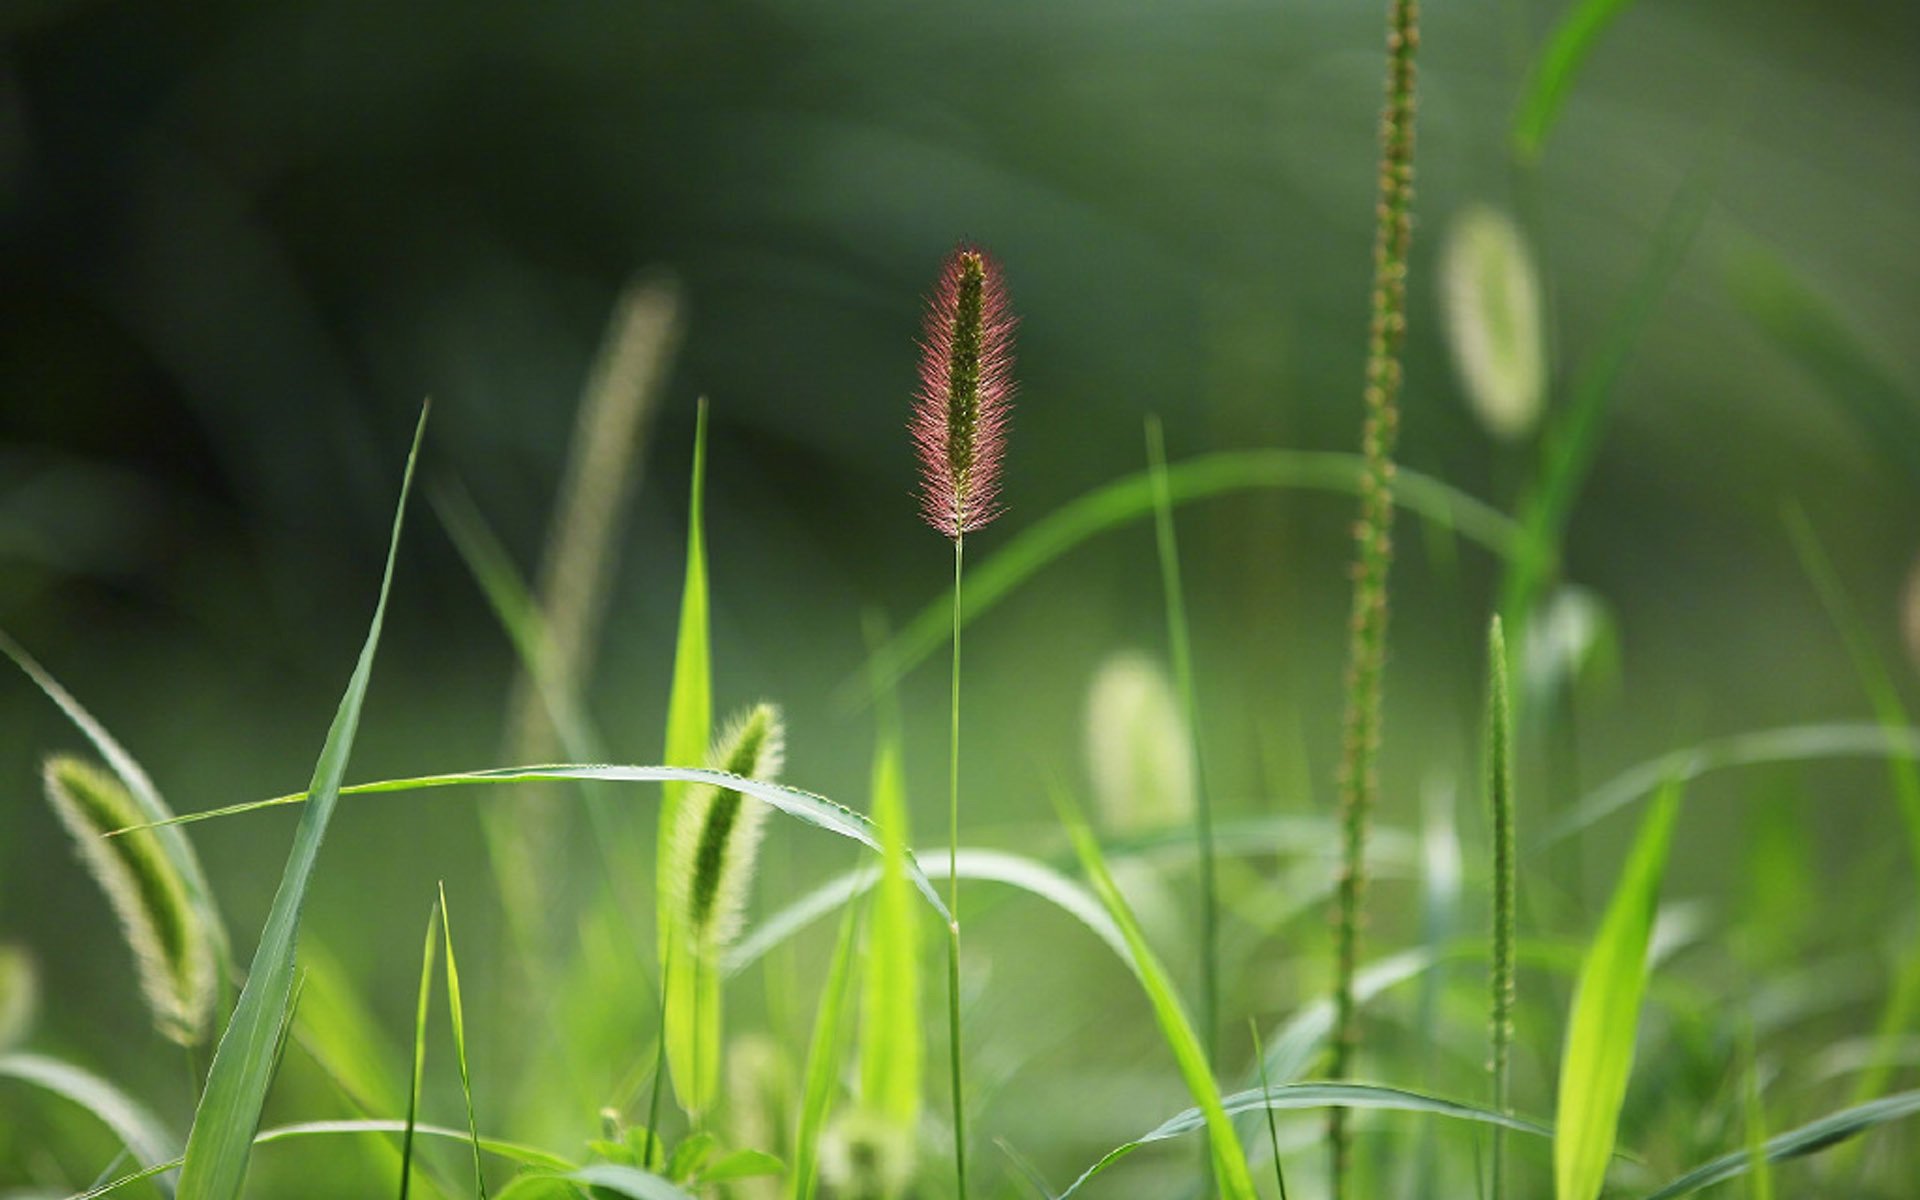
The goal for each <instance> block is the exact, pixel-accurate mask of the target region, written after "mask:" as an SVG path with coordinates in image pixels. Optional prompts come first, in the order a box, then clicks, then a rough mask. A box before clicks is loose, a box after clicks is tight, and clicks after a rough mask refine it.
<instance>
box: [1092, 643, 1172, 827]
mask: <svg viewBox="0 0 1920 1200" xmlns="http://www.w3.org/2000/svg"><path fill="white" fill-rule="evenodd" d="M1086 755H1087V773H1088V775H1089V776H1090V777H1091V778H1092V780H1093V796H1094V800H1095V801H1096V802H1097V803H1098V805H1099V810H1100V817H1101V823H1102V824H1103V825H1104V826H1105V827H1106V828H1107V829H1109V830H1111V831H1113V832H1115V833H1119V834H1144V833H1155V832H1158V831H1160V830H1163V829H1168V828H1171V827H1172V826H1175V825H1185V824H1188V823H1190V822H1192V820H1193V811H1194V773H1195V764H1194V754H1193V742H1192V741H1191V740H1190V739H1189V738H1188V737H1187V734H1186V725H1185V721H1184V718H1182V716H1181V715H1180V701H1179V698H1178V697H1177V696H1175V695H1174V690H1173V684H1172V683H1171V682H1170V681H1169V680H1168V679H1167V674H1166V672H1165V671H1164V670H1162V669H1161V668H1160V666H1159V664H1157V663H1155V662H1154V661H1153V660H1152V659H1150V658H1148V657H1147V656H1146V655H1144V654H1140V653H1138V652H1136V651H1130V650H1123V651H1121V652H1119V653H1117V654H1113V655H1111V656H1109V657H1108V658H1107V659H1106V661H1105V662H1103V663H1101V664H1100V668H1099V670H1097V671H1096V672H1094V676H1093V681H1092V683H1091V684H1089V685H1088V687H1087V709H1086Z"/></svg>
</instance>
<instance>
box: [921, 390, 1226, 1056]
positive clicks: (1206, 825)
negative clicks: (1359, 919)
mask: <svg viewBox="0 0 1920 1200" xmlns="http://www.w3.org/2000/svg"><path fill="white" fill-rule="evenodd" d="M1147 469H1148V471H1149V472H1150V473H1151V475H1152V478H1153V526H1154V539H1155V542H1156V544H1157V545H1158V548H1159V551H1160V590H1161V592H1162V593H1163V594H1164V595H1165V597H1166V605H1167V646H1168V649H1169V651H1170V652H1171V654H1172V656H1173V681H1174V687H1175V688H1177V689H1178V690H1179V693H1180V715H1181V718H1182V719H1183V720H1184V721H1185V722H1186V726H1187V729H1186V733H1187V740H1188V742H1189V743H1190V744H1191V745H1192V746H1193V763H1194V776H1195V778H1194V789H1193V793H1194V794H1193V799H1194V833H1195V836H1196V837H1197V838H1198V842H1199V849H1200V857H1199V866H1200V1044H1201V1045H1203V1046H1205V1047H1206V1048H1207V1065H1208V1066H1209V1067H1212V1068H1215V1069H1218V1067H1219V1065H1220V1063H1219V1058H1220V1052H1219V1051H1220V1047H1219V1042H1220V1036H1219V1021H1220V935H1219V930H1218V924H1219V897H1218V892H1217V890H1216V886H1215V884H1214V861H1213V809H1212V806H1211V804H1210V803H1209V800H1208V795H1207V769H1206V756H1205V755H1204V754H1203V753H1202V752H1201V749H1200V705H1199V701H1198V700H1197V699H1196V697H1195V690H1194V684H1193V646H1192V640H1191V638H1190V637H1189V635H1188V627H1187V600H1186V594H1185V592H1184V590H1183V589H1182V587H1181V584H1180V543H1179V541H1178V540H1177V539H1176V538H1175V536H1174V529H1173V495H1172V491H1171V489H1170V488H1169V487H1168V485H1167V446H1166V438H1165V436H1164V435H1163V433H1162V432H1161V429H1160V418H1158V417H1148V418H1147ZM957 607H958V606H957V605H956V609H957Z"/></svg>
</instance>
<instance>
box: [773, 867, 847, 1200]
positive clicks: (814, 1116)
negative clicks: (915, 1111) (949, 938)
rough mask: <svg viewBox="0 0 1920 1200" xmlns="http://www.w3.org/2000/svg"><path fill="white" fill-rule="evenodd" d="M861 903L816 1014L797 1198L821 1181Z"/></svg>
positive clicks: (805, 1197) (806, 1196) (797, 1159)
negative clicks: (824, 1140)
mask: <svg viewBox="0 0 1920 1200" xmlns="http://www.w3.org/2000/svg"><path fill="white" fill-rule="evenodd" d="M860 909H861V906H860V905H858V904H850V905H848V906H847V909H846V912H845V914H844V915H843V916H842V917H841V918H840V936H839V938H838V939H837V940H836V941H835V942H834V947H833V961H832V963H831V965H829V966H828V968H827V980H826V983H824V984H823V985H822V986H821V989H820V1007H819V1009H818V1011H817V1012H816V1013H815V1014H814V1019H813V1038H812V1040H811V1042H810V1044H809V1045H808V1048H807V1068H806V1072H805V1075H804V1076H803V1080H802V1083H801V1099H800V1123H799V1127H798V1128H797V1129H796V1130H795V1131H794V1137H793V1175H792V1188H791V1190H790V1191H789V1193H788V1194H789V1195H790V1196H791V1197H792V1198H793V1200H813V1196H814V1193H815V1191H816V1190H817V1189H818V1187H819V1185H820V1179H819V1169H820V1135H821V1133H822V1132H823V1131H824V1130H825V1129H826V1125H827V1110H828V1108H829V1106H830V1105H831V1104H832V1102H833V1092H834V1085H835V1083H836V1082H838V1080H839V1078H840V1056H841V1052H842V1047H843V1046H844V1044H845V1039H844V1038H843V1037H842V1036H841V1032H842V1030H841V1025H842V1021H841V1013H842V1012H843V1011H844V1010H845V1008H846V1003H847V992H848V991H849V990H850V988H851V986H852V979H853V959H854V954H853V950H854V946H855V944H856V942H857V940H858V939H857V933H858V929H859V924H860Z"/></svg>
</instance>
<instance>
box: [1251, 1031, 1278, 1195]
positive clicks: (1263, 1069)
mask: <svg viewBox="0 0 1920 1200" xmlns="http://www.w3.org/2000/svg"><path fill="white" fill-rule="evenodd" d="M1247 1028H1248V1029H1251V1030H1252V1031H1253V1061H1254V1062H1256V1063H1259V1064H1260V1092H1261V1094H1262V1095H1270V1094H1272V1090H1273V1088H1272V1085H1271V1084H1269V1083H1268V1082H1267V1050H1266V1047H1265V1046H1262V1045H1261V1044H1260V1022H1258V1021H1255V1020H1253V1019H1251V1018H1249V1019H1248V1020H1247ZM1261 1107H1262V1108H1264V1109H1265V1110H1266V1114H1267V1144H1268V1145H1269V1146H1271V1147H1272V1148H1273V1181H1274V1182H1275V1183H1277V1184H1279V1185H1280V1200H1287V1173H1286V1171H1285V1170H1284V1169H1282V1167H1281V1165H1280V1127H1279V1126H1278V1125H1276V1124H1274V1120H1273V1106H1272V1105H1271V1104H1266V1105H1262V1106H1261Z"/></svg>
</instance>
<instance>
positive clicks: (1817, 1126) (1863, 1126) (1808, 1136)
mask: <svg viewBox="0 0 1920 1200" xmlns="http://www.w3.org/2000/svg"><path fill="white" fill-rule="evenodd" d="M1916 1114H1920V1091H1912V1092H1899V1093H1896V1094H1895V1095H1892V1096H1884V1097H1882V1098H1881V1099H1878V1100H1870V1101H1868V1102H1867V1103H1865V1104H1859V1105H1855V1106H1854V1107H1852V1108H1847V1109H1842V1110H1841V1111H1839V1112H1836V1113H1830V1114H1828V1115H1827V1116H1824V1117H1821V1118H1820V1119H1819V1120H1817V1121H1812V1122H1809V1123H1808V1124H1805V1125H1802V1126H1801V1127H1800V1128H1798V1129H1795V1130H1792V1131H1790V1132H1788V1133H1783V1134H1780V1135H1779V1136H1777V1137H1771V1138H1768V1139H1767V1141H1766V1142H1765V1144H1764V1146H1763V1150H1764V1151H1765V1157H1766V1160H1767V1161H1768V1162H1781V1161H1783V1160H1785V1159H1790V1158H1804V1157H1805V1156H1807V1155H1809V1154H1818V1153H1819V1152H1820V1151H1822V1150H1825V1149H1828V1148H1829V1147H1832V1146H1837V1145H1839V1144H1840V1143H1842V1142H1845V1141H1848V1140H1849V1139H1852V1138H1856V1137H1859V1136H1860V1135H1861V1134H1863V1133H1866V1132H1868V1131H1869V1130H1872V1129H1874V1128H1876V1127H1877V1126H1880V1125H1885V1124H1887V1123H1888V1122H1890V1121H1902V1120H1905V1119H1907V1118H1908V1117H1911V1116H1914V1115H1916ZM1753 1161H1754V1159H1753V1154H1752V1152H1751V1151H1749V1150H1746V1149H1741V1150H1736V1151H1734V1152H1733V1153H1731V1154H1724V1155H1722V1156H1720V1157H1719V1158H1716V1159H1714V1160H1713V1161H1711V1162H1707V1163H1702V1164H1701V1165H1700V1166H1697V1167H1695V1168H1694V1169H1693V1170H1691V1171H1688V1172H1687V1173H1686V1174H1685V1175H1682V1176H1680V1178H1678V1179H1676V1180H1674V1181H1673V1182H1672V1183H1669V1184H1667V1185H1666V1186H1665V1187H1663V1188H1661V1189H1660V1190H1659V1191H1657V1192H1654V1193H1653V1194H1652V1195H1650V1196H1648V1197H1647V1200H1678V1197H1681V1196H1691V1195H1693V1194H1694V1193H1695V1192H1697V1191H1700V1190H1701V1189H1703V1188H1708V1187H1712V1186H1713V1185H1714V1184H1716V1183H1722V1182H1724V1181H1726V1180H1728V1179H1733V1178H1736V1177H1738V1176H1740V1175H1744V1174H1746V1173H1747V1172H1748V1171H1749V1170H1751V1169H1752V1167H1753Z"/></svg>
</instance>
